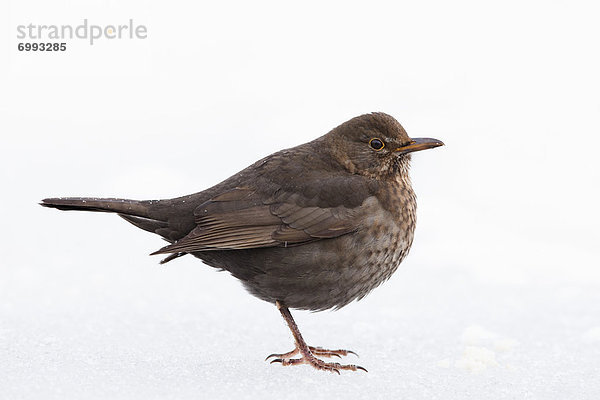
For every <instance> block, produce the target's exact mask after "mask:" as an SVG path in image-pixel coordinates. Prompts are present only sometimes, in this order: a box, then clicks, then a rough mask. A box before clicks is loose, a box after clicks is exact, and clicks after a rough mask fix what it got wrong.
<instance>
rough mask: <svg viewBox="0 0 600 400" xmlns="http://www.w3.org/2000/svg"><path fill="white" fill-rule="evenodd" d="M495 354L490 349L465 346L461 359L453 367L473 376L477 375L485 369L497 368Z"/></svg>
mask: <svg viewBox="0 0 600 400" xmlns="http://www.w3.org/2000/svg"><path fill="white" fill-rule="evenodd" d="M497 365H498V362H497V361H496V353H495V352H493V351H492V350H490V349H487V348H485V347H479V346H467V347H466V348H465V351H464V353H463V356H462V358H460V359H459V360H457V361H456V363H454V366H455V367H456V368H458V369H462V370H464V371H470V372H472V373H474V374H476V373H479V372H481V371H483V370H485V369H487V367H493V366H497Z"/></svg>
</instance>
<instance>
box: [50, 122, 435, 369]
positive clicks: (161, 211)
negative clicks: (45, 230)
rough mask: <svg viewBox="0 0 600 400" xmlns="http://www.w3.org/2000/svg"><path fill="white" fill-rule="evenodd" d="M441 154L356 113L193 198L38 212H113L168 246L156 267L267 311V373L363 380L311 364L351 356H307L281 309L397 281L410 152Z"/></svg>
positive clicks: (94, 202)
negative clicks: (219, 280) (209, 278)
mask: <svg viewBox="0 0 600 400" xmlns="http://www.w3.org/2000/svg"><path fill="white" fill-rule="evenodd" d="M442 145H443V143H442V142H441V141H439V140H437V139H429V138H420V139H411V138H410V137H408V135H407V134H406V132H405V130H404V128H402V126H401V125H400V123H398V121H396V120H395V119H394V118H393V117H391V116H389V115H387V114H384V113H372V114H365V115H361V116H359V117H356V118H353V119H351V120H349V121H347V122H345V123H343V124H342V125H340V126H338V127H336V128H334V129H333V130H332V131H330V132H329V133H327V134H326V135H324V136H321V137H320V138H318V139H315V140H313V141H312V142H308V143H305V144H302V145H300V146H297V147H294V148H291V149H287V150H282V151H279V152H277V153H274V154H271V155H270V156H267V157H265V158H263V159H262V160H260V161H257V162H256V163H254V164H252V165H251V166H249V167H248V168H246V169H244V170H242V171H240V172H238V173H237V174H235V175H233V176H232V177H230V178H228V179H226V180H225V181H223V182H221V183H219V184H218V185H216V186H213V187H211V188H209V189H206V190H204V191H202V192H199V193H195V194H191V195H188V196H183V197H178V198H175V199H169V200H145V201H138V200H125V199H112V198H111V199H100V198H51V199H44V200H42V203H40V204H41V205H42V206H45V207H54V208H58V209H60V210H83V211H104V212H114V213H117V214H119V216H121V217H122V218H124V219H125V220H127V221H129V222H131V223H132V224H133V225H135V226H137V227H139V228H141V229H144V230H146V231H149V232H153V233H156V234H158V235H160V236H162V237H163V238H164V239H166V240H167V241H168V242H169V243H170V244H169V245H168V246H166V247H163V248H162V249H160V250H158V251H155V252H154V253H152V254H169V256H168V257H167V258H165V259H164V260H162V261H161V263H165V262H168V261H171V260H173V259H174V258H177V257H180V256H183V255H185V254H191V255H193V256H195V257H198V258H200V259H201V260H202V261H204V262H205V263H206V264H208V265H210V266H212V267H215V268H219V269H221V270H227V271H229V272H230V273H231V274H232V275H233V276H235V277H236V278H238V279H239V280H241V281H242V283H243V284H244V286H245V287H246V289H247V290H248V291H249V292H250V293H251V294H253V295H254V296H256V297H258V298H260V299H262V300H265V301H268V302H270V303H273V304H275V305H276V306H277V308H278V309H279V311H280V312H281V315H282V316H283V318H284V319H285V321H286V323H287V324H288V326H289V328H290V330H291V331H292V334H293V336H294V340H295V344H296V347H295V349H294V350H293V351H291V352H288V353H284V354H272V355H270V356H269V357H267V359H269V358H274V359H273V361H271V362H272V363H273V362H277V363H281V364H282V365H297V364H303V363H306V364H309V365H311V366H313V367H315V368H317V369H320V370H328V371H332V372H337V373H338V374H339V370H353V371H356V370H357V369H361V370H364V371H366V370H365V369H364V368H362V367H360V366H357V365H341V364H339V363H333V362H324V361H323V360H321V359H319V358H317V357H318V356H321V357H338V358H339V357H341V356H345V355H347V354H348V353H352V354H355V353H353V352H351V351H348V350H326V349H323V348H320V347H310V346H307V344H306V343H305V341H304V339H303V338H302V336H301V335H300V331H299V330H298V327H297V325H296V323H295V322H294V320H293V318H292V315H291V313H290V311H289V308H296V309H304V310H313V311H320V310H326V309H331V308H335V309H338V308H341V307H343V306H345V305H346V304H348V303H350V302H352V301H353V300H360V299H362V298H363V297H364V296H366V295H367V294H368V293H369V292H370V291H371V290H373V289H374V288H375V287H377V286H379V285H380V284H381V283H382V282H384V281H385V280H387V279H388V278H389V277H390V276H391V275H392V274H393V273H394V271H396V269H397V268H398V265H399V264H400V262H401V261H402V260H403V259H404V257H406V254H407V253H408V251H409V249H410V246H411V244H412V241H413V232H414V229H415V222H416V206H417V204H416V199H415V193H414V192H413V189H412V187H411V182H410V178H409V173H408V171H409V164H410V159H411V154H410V153H412V152H415V151H419V150H425V149H429V148H433V147H438V146H442ZM295 356H298V357H296V358H294V357H295Z"/></svg>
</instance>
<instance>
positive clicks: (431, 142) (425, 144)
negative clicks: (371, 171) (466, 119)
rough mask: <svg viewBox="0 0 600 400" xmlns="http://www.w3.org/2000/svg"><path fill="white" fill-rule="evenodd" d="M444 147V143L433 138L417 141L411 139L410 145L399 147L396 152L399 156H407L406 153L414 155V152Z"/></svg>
mask: <svg viewBox="0 0 600 400" xmlns="http://www.w3.org/2000/svg"><path fill="white" fill-rule="evenodd" d="M443 145H444V142H442V141H441V140H437V139H432V138H416V139H411V140H410V143H408V144H406V145H404V146H402V147H398V148H397V149H395V150H394V151H395V152H397V153H399V154H406V153H412V152H413V151H421V150H426V149H432V148H434V147H439V146H443Z"/></svg>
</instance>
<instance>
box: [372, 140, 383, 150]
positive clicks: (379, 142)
mask: <svg viewBox="0 0 600 400" xmlns="http://www.w3.org/2000/svg"><path fill="white" fill-rule="evenodd" d="M369 146H371V148H372V149H375V150H377V151H379V150H381V149H383V148H384V147H385V144H384V143H383V141H382V140H381V139H377V138H373V139H371V140H369Z"/></svg>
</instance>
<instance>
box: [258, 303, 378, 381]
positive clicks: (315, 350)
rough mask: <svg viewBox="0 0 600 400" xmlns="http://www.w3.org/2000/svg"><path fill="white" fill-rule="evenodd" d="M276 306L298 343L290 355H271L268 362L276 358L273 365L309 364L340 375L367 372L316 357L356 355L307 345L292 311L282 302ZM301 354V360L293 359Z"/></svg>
mask: <svg viewBox="0 0 600 400" xmlns="http://www.w3.org/2000/svg"><path fill="white" fill-rule="evenodd" d="M275 305H276V306H277V308H278V309H279V312H281V315H282V316H283V319H284V320H285V322H286V323H287V324H288V327H289V328H290V331H292V335H293V336H294V342H295V343H296V348H295V349H294V350H292V351H290V352H288V353H284V354H271V355H270V356H268V357H267V360H268V359H269V358H273V357H274V358H275V359H274V360H273V361H271V364H273V363H281V365H298V364H309V365H311V366H312V367H313V368H316V369H319V370H323V371H331V372H336V373H338V374H339V373H340V371H339V370H340V369H345V370H350V371H356V370H359V369H360V370H363V371H365V372H367V370H366V369H364V368H363V367H361V366H358V365H354V364H348V365H342V364H339V363H328V362H325V361H323V360H320V359H318V358H317V357H315V356H321V357H338V358H341V356H345V355H347V354H354V355H356V353H355V352H353V351H350V350H341V349H340V350H327V349H323V348H321V347H311V346H308V345H307V344H306V342H305V341H304V339H303V338H302V335H301V334H300V330H299V329H298V325H296V322H295V321H294V318H293V317H292V314H291V313H290V310H289V309H288V308H287V307H286V306H285V305H284V304H283V303H281V302H279V301H276V302H275ZM297 354H299V355H300V357H299V358H292V357H293V356H295V355H297Z"/></svg>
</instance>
